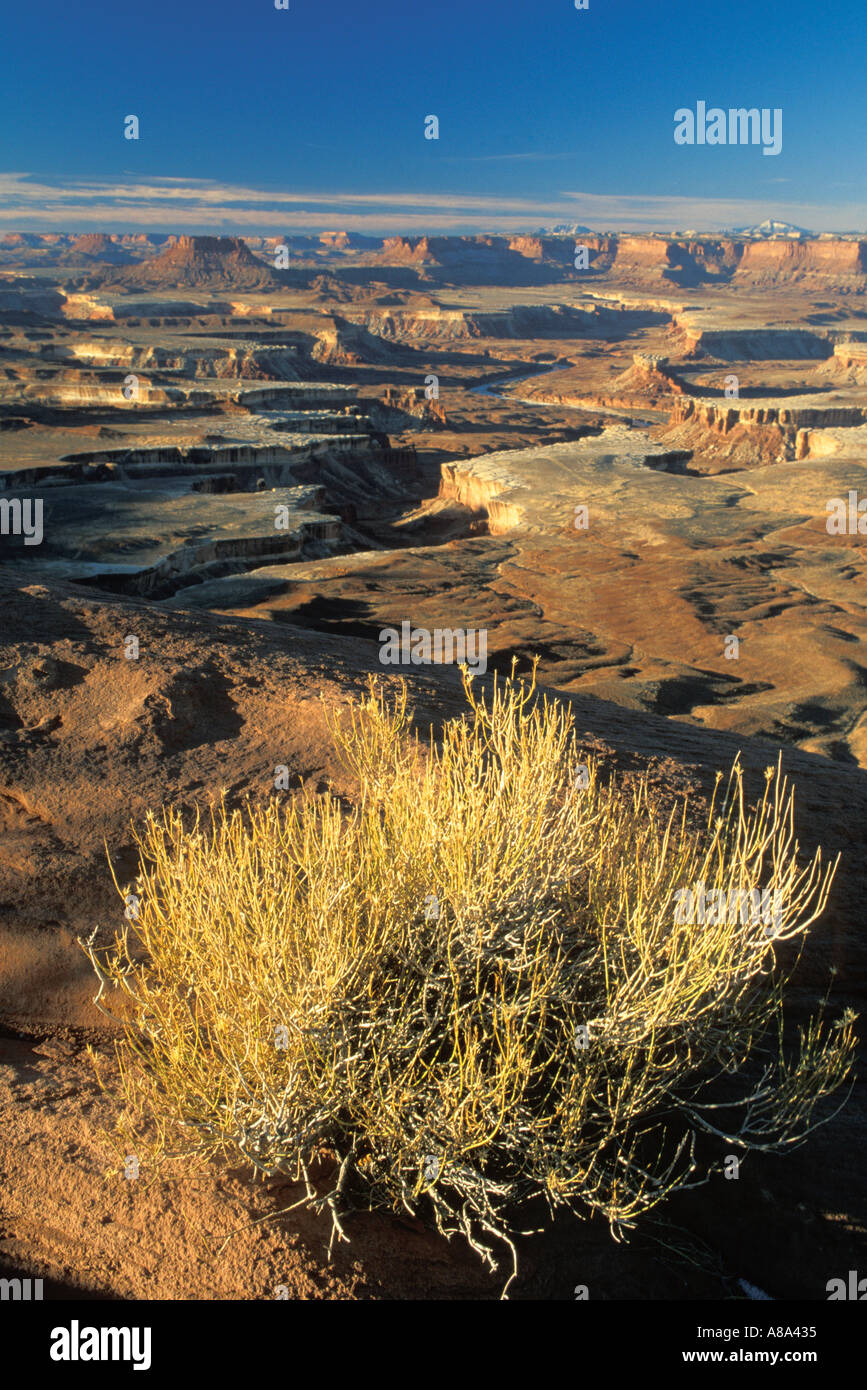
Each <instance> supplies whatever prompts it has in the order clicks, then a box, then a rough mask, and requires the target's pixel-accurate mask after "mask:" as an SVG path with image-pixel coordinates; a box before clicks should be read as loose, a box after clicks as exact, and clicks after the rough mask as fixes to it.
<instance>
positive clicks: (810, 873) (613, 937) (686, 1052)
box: [85, 676, 853, 1272]
mask: <svg viewBox="0 0 867 1390" xmlns="http://www.w3.org/2000/svg"><path fill="white" fill-rule="evenodd" d="M465 689H466V693H467V697H468V701H469V709H468V713H467V716H466V717H465V718H463V719H459V720H455V721H454V722H452V723H451V724H449V725H448V726H447V727H446V729H445V731H444V734H443V736H442V739H441V740H440V742H439V743H438V744H437V743H434V742H433V741H431V744H430V747H428V746H427V745H424V744H419V742H418V741H417V740H416V738H415V737H413V736H411V735H410V732H409V727H410V716H409V710H408V706H407V695H406V689H405V687H404V690H403V695H402V697H401V698H399V699H398V701H397V703H396V705H395V707H393V708H391V707H389V706H388V705H387V703H386V701H385V699H384V698H383V697H382V696H381V695H379V694H377V692H376V689H375V686H374V684H373V683H371V689H370V695H369V697H368V698H367V699H366V701H364V702H363V703H362V704H360V705H356V706H353V707H352V708H351V709H350V712H349V718H348V720H347V721H344V720H341V721H338V724H337V726H336V727H335V728H334V734H335V737H336V738H337V741H338V744H339V747H340V749H341V750H342V756H343V758H344V760H345V762H346V764H347V765H348V767H349V768H350V769H351V770H352V772H353V773H354V774H355V776H356V778H357V781H358V786H359V795H358V798H357V802H356V804H355V806H354V809H352V810H351V811H347V810H346V809H345V807H343V806H342V805H341V804H340V803H339V802H338V800H337V799H336V798H334V797H332V796H330V795H329V796H324V797H320V798H318V799H308V800H306V801H304V802H302V803H301V804H300V805H295V806H290V807H288V808H281V807H279V806H278V805H277V804H276V803H275V802H270V803H268V804H266V805H262V806H254V805H248V806H247V807H246V808H245V809H244V810H243V811H238V810H236V811H234V812H229V811H228V810H227V809H226V808H225V807H224V806H223V805H220V806H219V807H218V808H217V810H216V811H215V812H214V813H212V814H211V816H210V818H209V820H208V822H207V823H206V824H205V823H203V822H202V821H201V820H198V821H197V823H196V824H195V826H193V827H192V828H190V827H189V826H187V827H185V824H184V821H183V819H182V817H181V815H180V814H179V813H178V812H177V811H174V810H169V811H167V812H165V813H164V814H163V815H162V816H160V817H159V818H156V817H153V816H152V817H150V818H149V820H148V823H147V825H146V827H145V830H144V832H143V834H142V835H141V836H140V838H139V839H138V844H139V847H140V850H141V873H140V878H139V881H138V890H137V891H138V895H139V897H140V908H139V910H138V916H137V917H136V918H135V919H134V920H132V921H128V922H126V923H125V924H124V927H123V929H122V931H121V932H120V934H119V935H118V938H117V940H116V942H115V944H114V945H113V947H111V948H109V949H108V950H107V951H97V950H96V949H95V948H94V947H93V945H92V943H85V945H86V949H88V951H89V953H90V956H91V959H92V961H93V964H94V966H95V968H96V970H97V971H98V973H99V975H100V977H101V980H102V985H101V989H100V1004H101V1006H102V1005H104V1004H105V1003H107V1002H108V1001H109V1000H110V999H111V998H112V997H114V998H116V999H117V1002H118V1004H120V1003H121V1000H122V999H125V1000H127V1001H131V1002H132V1005H133V1008H132V1010H130V1009H129V1007H127V1008H126V1009H125V1010H122V1011H121V1014H122V1025H123V1037H122V1041H121V1042H120V1044H119V1047H118V1055H119V1060H120V1066H121V1074H122V1077H123V1084H124V1089H125V1094H126V1098H127V1101H128V1113H129V1116H130V1118H129V1125H130V1126H133V1125H134V1117H135V1114H136V1113H139V1114H144V1115H146V1116H147V1117H148V1119H149V1121H150V1123H151V1127H153V1126H154V1123H155V1125H156V1132H157V1134H158V1141H157V1152H158V1153H159V1154H165V1153H167V1152H172V1153H175V1154H178V1153H181V1154H183V1153H186V1154H198V1155H203V1156H205V1157H217V1156H219V1157H221V1158H224V1159H230V1160H234V1161H236V1162H237V1161H238V1160H239V1159H246V1160H249V1162H250V1163H251V1164H253V1165H254V1166H255V1168H257V1169H259V1170H260V1171H262V1172H264V1173H274V1172H277V1171H290V1170H293V1171H295V1172H297V1173H299V1174H304V1176H305V1178H307V1192H308V1197H309V1200H310V1201H311V1203H313V1204H318V1205H319V1206H320V1207H324V1206H325V1204H327V1205H328V1207H329V1208H330V1211H331V1215H332V1218H333V1226H332V1240H333V1239H334V1236H335V1234H337V1235H340V1236H343V1230H342V1227H341V1224H340V1216H341V1211H343V1210H344V1209H345V1206H346V1204H347V1203H349V1202H351V1201H352V1200H357V1198H358V1196H359V1195H362V1196H364V1198H365V1200H366V1201H369V1202H371V1203H385V1204H388V1205H390V1206H391V1207H393V1208H394V1209H399V1208H400V1207H403V1208H405V1209H407V1210H408V1211H410V1212H413V1213H420V1214H423V1213H427V1214H428V1215H429V1216H430V1218H431V1219H432V1220H433V1221H434V1222H435V1223H436V1225H437V1227H438V1228H439V1230H440V1231H441V1232H443V1233H444V1234H446V1235H449V1236H450V1235H452V1234H454V1233H455V1232H460V1233H462V1234H463V1235H464V1236H465V1238H466V1239H467V1240H468V1241H469V1242H470V1243H471V1244H472V1246H473V1247H474V1249H476V1250H477V1251H478V1252H479V1253H480V1254H481V1255H482V1256H483V1257H484V1258H485V1259H486V1260H488V1262H489V1263H490V1264H491V1265H492V1266H493V1264H494V1262H495V1260H494V1255H495V1251H496V1249H497V1243H498V1241H504V1242H505V1243H506V1245H507V1246H509V1247H510V1248H511V1250H512V1254H513V1256H514V1244H513V1236H514V1233H515V1231H516V1230H517V1229H518V1225H517V1224H516V1223H517V1221H518V1219H519V1215H520V1212H521V1208H522V1207H523V1206H525V1205H526V1203H527V1202H528V1201H529V1200H530V1199H533V1198H538V1197H539V1196H542V1197H544V1198H545V1199H546V1201H547V1203H548V1205H549V1208H550V1209H551V1210H552V1211H553V1210H554V1209H556V1208H557V1207H559V1206H562V1205H568V1206H570V1207H571V1208H573V1209H574V1210H576V1211H578V1212H581V1211H584V1212H587V1211H588V1210H596V1211H598V1212H600V1213H602V1214H604V1216H605V1217H606V1218H607V1219H608V1220H609V1222H610V1223H611V1225H612V1229H613V1231H614V1233H615V1234H618V1233H619V1231H620V1229H621V1228H622V1227H628V1226H629V1225H631V1224H632V1222H633V1221H634V1220H635V1218H636V1217H638V1216H640V1215H641V1214H642V1213H643V1212H646V1211H648V1210H649V1209H650V1208H651V1207H653V1206H654V1205H656V1204H657V1203H658V1202H660V1201H661V1200H662V1199H663V1198H664V1197H665V1196H666V1195H667V1194H668V1193H670V1192H672V1191H673V1190H675V1189H677V1188H679V1187H682V1186H684V1185H687V1184H691V1183H694V1182H696V1181H702V1180H706V1177H707V1170H705V1171H704V1172H703V1173H700V1174H699V1175H698V1176H696V1174H697V1172H698V1170H697V1166H696V1160H695V1156H694V1138H695V1135H696V1133H697V1132H698V1131H699V1130H701V1129H703V1130H705V1131H707V1132H709V1133H714V1134H719V1135H723V1136H724V1137H725V1138H726V1141H727V1144H728V1145H731V1144H737V1145H740V1146H742V1147H743V1148H745V1149H749V1148H781V1147H785V1146H786V1145H789V1144H792V1143H794V1142H797V1141H799V1140H800V1139H801V1138H803V1137H804V1135H805V1134H806V1133H807V1132H808V1131H809V1128H810V1126H811V1124H812V1123H813V1114H814V1107H815V1105H816V1103H817V1102H818V1101H820V1100H821V1099H822V1098H823V1097H824V1096H826V1095H827V1094H829V1093H830V1092H831V1091H832V1090H833V1089H834V1088H836V1087H837V1086H838V1085H839V1084H840V1083H841V1082H842V1081H843V1080H844V1079H845V1077H846V1075H847V1073H848V1071H849V1069H850V1066H851V1060H850V1059H851V1054H852V1048H853V1037H852V1024H851V1016H849V1015H847V1016H846V1017H844V1019H843V1020H841V1021H840V1022H838V1023H836V1024H834V1025H832V1026H830V1027H827V1026H826V1025H825V1024H824V1023H823V1022H822V1021H821V1020H817V1021H814V1023H813V1024H811V1026H810V1027H809V1028H808V1030H807V1032H806V1033H803V1034H802V1036H801V1040H800V1046H799V1047H797V1048H795V1050H794V1053H793V1054H790V1053H789V1052H788V1051H787V1050H786V1049H784V1048H783V1046H782V1043H781V1042H780V1041H779V1039H778V1038H777V1037H776V1032H779V1038H782V1027H781V1012H780V1010H781V999H780V979H779V972H777V971H775V972H774V974H773V975H772V974H771V967H772V966H773V965H774V963H775V950H776V946H777V944H778V943H779V942H780V941H784V940H788V939H791V938H795V937H798V936H800V935H802V934H803V933H804V931H805V930H806V928H807V927H808V926H809V924H810V923H811V922H812V921H814V920H815V918H816V917H817V916H818V914H819V913H820V912H821V910H822V909H823V907H824V905H825V901H826V897H827V893H828V887H829V884H830V880H831V877H832V874H833V868H831V869H828V868H823V867H822V863H821V855H820V853H817V854H816V856H815V857H814V859H813V860H812V861H811V862H809V863H807V864H806V865H802V864H801V863H800V861H799V856H798V847H797V845H796V844H795V843H794V840H793V833H792V798H791V792H790V790H789V789H788V787H787V785H786V781H785V779H784V778H782V776H781V775H780V772H779V769H777V770H776V771H775V770H774V769H768V772H767V774H766V781H765V789H764V795H763V797H762V800H761V801H760V803H759V804H758V806H756V807H753V808H748V807H747V806H746V805H745V800H744V790H743V784H742V777H741V772H740V769H739V767H738V766H737V765H736V766H735V768H734V769H733V771H732V773H731V775H730V777H729V779H728V783H727V789H726V793H725V797H724V802H723V805H722V807H721V808H720V807H719V805H718V804H713V805H712V806H711V809H710V814H709V816H708V817H707V819H706V823H703V824H702V825H701V826H700V827H699V828H698V829H696V828H694V827H693V826H692V825H691V822H690V820H689V819H688V816H687V810H686V807H685V806H683V805H682V806H679V808H678V810H677V811H676V812H675V813H669V814H667V815H665V814H663V813H662V812H661V811H660V810H659V808H658V807H657V806H656V805H655V803H654V800H653V797H652V795H651V792H650V790H649V787H648V784H647V781H646V779H643V780H639V781H638V782H637V783H636V784H635V785H634V786H632V787H631V788H630V789H629V790H624V789H622V788H619V787H618V786H617V785H616V784H614V783H613V782H611V781H609V782H607V783H605V782H603V781H602V779H601V778H600V777H599V775H598V768H597V767H596V766H594V765H593V763H592V762H588V763H580V762H579V751H578V746H577V743H576V738H575V731H574V728H573V720H572V716H571V713H570V712H569V710H568V708H567V707H565V706H564V705H561V704H559V703H557V702H549V701H547V700H540V699H539V698H538V697H537V695H536V692H535V690H534V688H533V686H532V685H530V686H525V685H521V684H520V683H518V682H516V681H515V680H514V679H507V680H505V681H500V682H495V685H494V691H493V694H492V696H491V698H490V701H489V703H488V704H485V703H483V702H482V701H480V700H477V699H476V698H475V695H474V692H473V689H472V685H471V683H470V679H469V677H467V676H465ZM341 725H343V727H341ZM579 767H581V768H584V769H585V770H584V772H583V773H581V774H580V775H578V776H576V770H578V769H579ZM719 786H720V781H719V780H718V787H719ZM718 800H719V797H718V795H717V797H716V798H715V803H718ZM699 882H700V883H702V884H704V885H706V886H707V889H708V892H709V893H710V892H711V891H712V890H713V889H719V890H721V891H723V892H728V891H730V890H731V889H732V888H733V887H734V888H740V887H742V886H744V885H746V886H749V887H755V886H756V885H759V884H761V885H762V887H763V888H765V889H768V890H771V891H772V892H773V893H774V894H775V895H776V896H775V898H774V899H773V901H774V902H775V904H778V905H779V911H778V912H777V914H776V917H775V921H774V927H773V931H769V930H768V927H767V925H766V923H765V922H763V921H762V920H761V919H759V920H752V919H751V917H750V914H749V913H746V914H741V916H744V915H745V916H746V921H742V920H741V919H740V916H738V915H737V914H735V920H731V914H729V915H728V916H727V915H726V914H721V915H722V916H723V917H724V919H725V920H723V921H721V922H715V921H711V920H708V921H706V922H704V923H700V924H698V925H697V924H695V923H694V922H692V923H691V922H689V921H683V920H678V918H679V916H680V917H682V916H683V914H678V912H677V910H676V903H677V901H678V896H679V894H681V893H682V890H683V889H684V888H685V887H689V886H690V885H693V884H695V883H699ZM711 916H712V914H711ZM106 988H108V989H109V993H108V994H106ZM769 1034H773V1035H774V1040H773V1045H772V1046H771V1048H770V1049H769V1051H768V1052H767V1053H766V1051H765V1047H766V1044H767V1039H768V1036H769ZM747 1069H748V1070H747ZM723 1073H725V1074H726V1082H727V1086H728V1091H729V1092H730V1087H731V1082H732V1079H733V1078H734V1079H735V1080H737V1079H738V1077H739V1076H742V1078H743V1085H742V1091H741V1096H740V1100H739V1101H738V1102H737V1103H736V1102H735V1101H734V1100H732V1099H731V1098H730V1095H729V1094H728V1092H727V1097H726V1108H725V1109H722V1110H720V1109H718V1108H717V1107H715V1106H712V1105H710V1103H709V1101H710V1100H711V1099H713V1091H712V1089H711V1090H710V1092H709V1091H708V1090H707V1088H708V1087H710V1088H712V1087H713V1083H714V1080H715V1078H717V1077H719V1076H720V1075H722V1074H723ZM705 1102H708V1103H707V1104H705ZM130 1132H132V1130H131V1129H130ZM326 1153H327V1154H329V1155H331V1156H335V1157H336V1159H337V1163H338V1172H339V1176H338V1178H337V1179H336V1181H335V1182H334V1184H333V1187H332V1190H331V1191H330V1192H329V1193H328V1194H327V1195H326V1196H325V1197H320V1196H318V1195H317V1192H316V1191H315V1190H314V1188H313V1186H312V1184H311V1182H310V1180H309V1169H310V1165H311V1163H312V1162H313V1160H314V1159H315V1158H316V1157H317V1156H320V1155H323V1154H326ZM514 1267H515V1266H514V1265H513V1272H514Z"/></svg>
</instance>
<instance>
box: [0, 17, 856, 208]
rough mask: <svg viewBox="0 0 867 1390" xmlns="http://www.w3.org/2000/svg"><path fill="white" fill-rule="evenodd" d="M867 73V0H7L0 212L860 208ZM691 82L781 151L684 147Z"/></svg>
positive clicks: (699, 94) (0, 63) (0, 60)
mask: <svg viewBox="0 0 867 1390" xmlns="http://www.w3.org/2000/svg"><path fill="white" fill-rule="evenodd" d="M865 71H867V39H865V11H864V8H863V0H860V3H857V4H856V3H855V2H854V0H850V2H849V3H837V4H835V3H830V4H827V3H826V4H821V5H820V4H818V3H815V2H813V3H808V0H789V3H786V4H783V3H774V0H767V2H766V3H761V2H760V0H759V2H758V3H745V2H744V0H729V3H725V0H718V3H715V4H707V3H705V4H702V3H700V0H689V3H685V2H684V0H657V3H652V0H646V3H640V2H639V0H590V8H589V9H588V10H586V11H583V10H582V11H578V10H576V9H575V7H574V3H573V0H523V2H522V3H519V0H462V2H461V0H437V2H436V3H434V2H433V0H403V3H397V2H396V0H368V3H366V4H360V3H358V0H354V2H353V3H350V0H289V9H288V10H285V11H284V10H276V9H275V8H274V4H273V0H237V3H228V0H213V3H207V4H205V3H191V0H174V3H168V0H149V3H148V4H147V5H136V4H125V3H123V0H120V3H112V4H109V3H106V0H102V3H99V4H97V3H92V2H91V0H83V3H76V4H75V5H69V4H61V3H58V0H47V3H42V4H39V5H36V6H24V5H20V6H17V7H16V8H15V10H14V11H12V10H11V8H10V7H9V6H7V14H6V17H5V19H4V20H3V21H2V26H0V229H3V230H35V231H36V230H48V229H51V228H54V229H58V230H86V229H95V228H97V227H106V228H108V229H110V230H121V229H127V228H129V229H134V228H143V229H148V228H149V229H152V230H163V231H177V230H205V229H207V228H213V229H214V230H226V231H233V230H238V231H244V232H248V233H255V232H264V233H271V234H273V233H276V232H279V231H281V230H286V231H291V230H293V229H297V230H303V229H310V230H314V229H316V230H318V229H324V228H329V227H331V228H333V227H339V226H349V227H355V228H357V229H358V230H364V231H369V232H371V233H372V234H373V233H375V234H380V233H383V232H402V231H407V232H418V231H421V230H426V229H429V230H433V231H435V230H444V231H445V230H487V229H491V230H496V229H498V228H502V229H504V230H518V229H522V228H526V229H530V228H535V227H538V226H540V225H546V224H549V223H551V222H557V221H579V222H586V223H587V224H588V225H590V226H593V227H616V226H623V227H630V228H639V227H642V226H646V227H647V228H649V229H656V230H669V229H672V228H675V227H678V228H681V229H683V228H686V227H703V228H707V229H708V230H713V229H717V228H720V227H725V226H731V225H733V224H737V223H738V222H744V221H754V220H760V219H761V218H763V217H765V216H769V215H770V216H779V217H783V218H785V219H786V220H792V221H796V222H803V223H804V224H805V225H808V226H813V227H815V228H816V229H817V230H823V229H825V230H831V229H838V230H853V229H863V228H864V227H867V192H865V189H864V182H863V171H864V163H865V150H867V81H865ZM698 100H704V101H706V102H707V103H708V105H709V106H713V105H719V106H721V107H723V108H728V107H730V106H747V107H750V106H757V107H760V108H761V107H770V108H774V107H779V108H781V109H782V111H783V147H782V152H781V153H780V154H779V155H778V156H775V157H764V156H763V155H762V152H761V149H760V148H757V147H755V146H734V147H710V146H693V147H684V146H677V145H675V143H674V140H673V129H674V120H673V117H674V111H675V110H676V109H677V108H679V107H683V106H690V107H694V106H695V104H696V102H697V101H698ZM129 114H136V115H137V116H138V117H139V120H140V139H139V140H137V141H133V140H125V139H124V138H123V121H124V117H125V116H127V115H129ZM429 114H435V115H437V116H438V118H439V121H440V138H439V140H436V141H434V140H425V139H424V136H423V130H424V118H425V116H427V115H429Z"/></svg>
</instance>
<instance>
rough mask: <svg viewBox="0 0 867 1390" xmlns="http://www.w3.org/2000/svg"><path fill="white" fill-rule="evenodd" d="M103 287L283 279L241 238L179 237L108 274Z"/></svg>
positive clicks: (234, 285)
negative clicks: (136, 262)
mask: <svg viewBox="0 0 867 1390" xmlns="http://www.w3.org/2000/svg"><path fill="white" fill-rule="evenodd" d="M103 283H104V285H105V286H106V287H110V286H112V285H117V286H124V287H126V288H128V289H148V290H154V289H158V290H162V289H184V288H188V289H192V288H201V289H209V290H215V289H231V290H265V289H272V288H275V287H276V286H278V285H283V284H285V278H284V277H282V276H281V275H279V274H278V272H277V271H276V270H274V269H273V268H272V267H271V266H269V265H268V264H267V263H266V262H264V261H261V260H259V259H258V257H256V256H254V255H253V252H252V251H251V250H250V249H249V247H248V246H247V244H246V242H244V241H243V240H242V239H241V237H217V236H179V237H178V239H177V241H176V242H174V244H173V245H170V246H167V247H166V248H165V250H164V251H161V252H160V253H159V255H157V256H154V257H152V258H151V259H150V260H147V261H142V262H141V263H140V264H138V265H134V266H124V267H122V268H121V269H118V270H116V271H114V272H111V273H109V274H108V275H107V276H106V277H105V280H104V281H103Z"/></svg>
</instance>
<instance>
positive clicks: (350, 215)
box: [0, 154, 867, 235]
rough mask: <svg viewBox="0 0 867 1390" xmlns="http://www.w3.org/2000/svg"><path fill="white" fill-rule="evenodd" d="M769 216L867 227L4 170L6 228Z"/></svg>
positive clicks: (651, 203)
mask: <svg viewBox="0 0 867 1390" xmlns="http://www.w3.org/2000/svg"><path fill="white" fill-rule="evenodd" d="M503 157H505V156H503ZM485 158H491V159H495V158H500V156H493V155H492V156H485ZM509 158H528V159H529V158H536V156H535V155H531V154H527V155H526V156H509ZM769 216H770V217H776V218H779V219H781V220H783V221H787V222H795V223H797V224H799V225H801V226H806V227H810V228H812V229H814V230H816V231H835V230H838V231H839V230H853V229H856V228H859V227H865V226H867V204H865V203H854V202H850V203H845V202H841V203H839V204H836V205H833V204H813V203H806V202H782V201H777V200H776V199H770V198H769V199H768V200H759V199H732V198H690V197H684V196H668V195H658V196H646V195H635V194H600V193H587V192H584V191H582V190H571V189H565V190H561V191H558V192H556V193H553V194H552V195H551V196H549V197H545V198H531V197H508V196H503V195H500V196H495V195H487V196H486V195H466V194H452V193H419V192H403V191H397V192H394V191H382V192H379V193H357V192H352V191H347V192H339V191H338V192H328V193H322V192H317V191H306V192H300V191H294V190H287V189H273V188H254V187H248V186H246V185H241V184H221V183H214V182H211V181H209V180H206V179H198V178H188V179H185V178H180V177H165V178H163V177H159V178H150V179H147V180H138V181H137V180H136V179H135V178H134V177H132V176H131V178H130V181H129V182H121V181H118V180H113V181H105V182H100V181H98V180H92V181H85V180H80V181H76V182H73V181H56V182H55V181H52V180H49V179H42V178H39V177H37V176H35V175H33V174H28V173H0V227H5V228H6V229H7V230H10V231H11V230H15V231H81V230H87V229H100V230H106V231H136V230H141V231H167V232H171V231H180V230H186V231H191V232H194V231H209V230H210V231H222V232H232V231H235V232H242V233H247V234H251V235H252V234H255V233H256V232H261V233H263V234H264V233H272V234H275V233H279V232H283V231H286V232H290V231H299V232H300V231H326V230H335V229H338V228H346V229H347V230H350V231H359V232H367V233H369V234H370V235H384V234H393V233H413V232H442V233H445V232H474V231H487V232H490V231H502V232H521V231H528V230H535V229H536V228H538V227H540V226H546V225H548V224H550V223H555V222H580V223H584V224H586V225H587V226H591V227H594V228H597V229H599V230H604V229H609V228H610V229H620V230H623V231H636V232H640V231H659V232H668V231H672V230H674V229H677V228H693V227H694V228H697V229H701V230H705V231H721V230H723V229H725V228H726V227H732V226H739V225H742V224H745V223H752V222H760V221H762V220H763V219H764V218H766V217H769Z"/></svg>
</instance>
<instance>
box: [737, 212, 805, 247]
mask: <svg viewBox="0 0 867 1390" xmlns="http://www.w3.org/2000/svg"><path fill="white" fill-rule="evenodd" d="M733 231H734V234H735V235H736V236H750V237H790V238H791V239H792V240H793V241H800V240H802V239H803V238H804V237H812V236H815V233H814V232H808V231H807V230H806V228H805V227H795V226H793V224H792V223H791V222H777V221H776V220H775V219H774V218H773V217H767V218H766V219H765V221H764V222H759V223H758V225H757V226H755V227H734V228H733Z"/></svg>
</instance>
